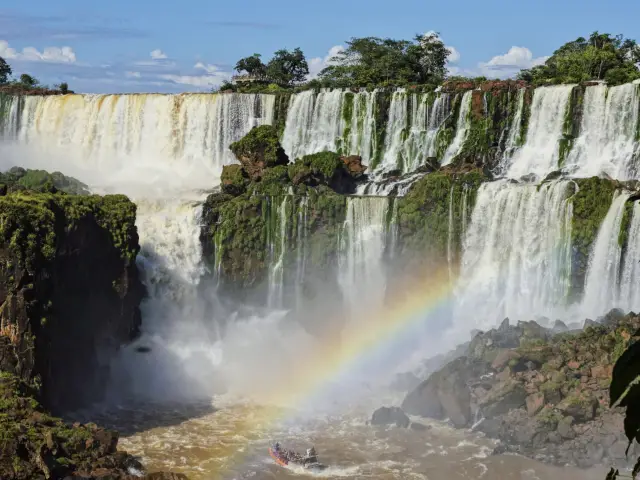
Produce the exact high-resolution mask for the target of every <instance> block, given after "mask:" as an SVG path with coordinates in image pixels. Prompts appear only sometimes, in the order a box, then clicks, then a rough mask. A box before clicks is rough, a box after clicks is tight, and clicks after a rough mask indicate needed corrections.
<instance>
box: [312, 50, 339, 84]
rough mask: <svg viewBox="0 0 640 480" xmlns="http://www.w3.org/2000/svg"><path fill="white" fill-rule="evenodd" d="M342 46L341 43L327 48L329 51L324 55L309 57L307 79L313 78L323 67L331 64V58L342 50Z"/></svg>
mask: <svg viewBox="0 0 640 480" xmlns="http://www.w3.org/2000/svg"><path fill="white" fill-rule="evenodd" d="M343 50H344V47H343V46H342V45H335V46H333V47H331V48H330V49H329V52H328V53H327V55H326V56H325V57H314V58H311V59H309V61H308V62H307V63H308V64H309V75H308V76H307V79H308V80H311V79H314V78H316V77H317V76H318V74H319V73H320V72H321V71H322V70H323V69H324V68H325V67H328V66H329V65H331V58H332V57H334V56H336V55H337V54H338V53H340V52H342V51H343Z"/></svg>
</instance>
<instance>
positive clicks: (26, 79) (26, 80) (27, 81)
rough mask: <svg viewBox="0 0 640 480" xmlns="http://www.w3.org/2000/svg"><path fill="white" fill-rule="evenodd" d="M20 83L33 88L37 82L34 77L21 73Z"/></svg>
mask: <svg viewBox="0 0 640 480" xmlns="http://www.w3.org/2000/svg"><path fill="white" fill-rule="evenodd" d="M20 83H22V84H23V85H26V86H28V87H35V86H37V85H38V83H39V82H38V80H37V79H36V78H35V77H32V76H31V75H29V74H28V73H23V74H22V75H20Z"/></svg>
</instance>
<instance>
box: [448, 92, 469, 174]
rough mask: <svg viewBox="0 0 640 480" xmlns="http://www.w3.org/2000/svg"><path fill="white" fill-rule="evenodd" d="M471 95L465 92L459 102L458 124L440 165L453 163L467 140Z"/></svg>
mask: <svg viewBox="0 0 640 480" xmlns="http://www.w3.org/2000/svg"><path fill="white" fill-rule="evenodd" d="M472 94H473V92H472V91H471V90H467V91H466V92H464V95H463V96H462V101H461V102H460V113H459V114H458V122H457V124H456V136H455V137H453V142H451V145H449V147H448V148H447V151H446V152H445V153H444V157H443V158H442V162H441V163H442V165H449V164H450V163H451V162H452V161H453V159H454V158H455V156H456V155H458V153H460V150H461V149H462V146H463V145H464V142H465V140H466V139H467V134H468V133H469V127H470V126H471V120H470V117H469V113H470V112H471V98H472Z"/></svg>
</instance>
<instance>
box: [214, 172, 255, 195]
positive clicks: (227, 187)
mask: <svg viewBox="0 0 640 480" xmlns="http://www.w3.org/2000/svg"><path fill="white" fill-rule="evenodd" d="M220 184H221V186H222V191H223V192H224V193H228V194H229V195H233V196H237V195H242V194H243V193H244V192H246V191H247V185H248V184H249V175H247V172H246V171H245V170H244V168H242V165H235V164H234V165H225V166H224V167H222V174H221V175H220Z"/></svg>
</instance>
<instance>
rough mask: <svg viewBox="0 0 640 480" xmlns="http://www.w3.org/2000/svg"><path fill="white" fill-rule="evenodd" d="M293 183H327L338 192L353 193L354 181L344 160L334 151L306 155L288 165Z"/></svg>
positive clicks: (312, 185) (310, 184)
mask: <svg viewBox="0 0 640 480" xmlns="http://www.w3.org/2000/svg"><path fill="white" fill-rule="evenodd" d="M289 178H290V179H291V182H292V183H293V184H294V185H301V184H302V185H307V186H309V187H317V186H319V185H327V186H329V187H330V188H332V189H333V190H334V191H336V192H338V193H353V192H354V191H355V187H356V183H355V179H354V177H353V176H352V175H351V174H350V171H349V170H348V168H347V165H346V164H345V162H344V160H343V159H342V157H341V156H340V155H338V154H337V153H335V152H320V153H314V154H312V155H306V156H304V157H302V158H300V159H298V160H296V161H295V163H292V164H291V165H289Z"/></svg>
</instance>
